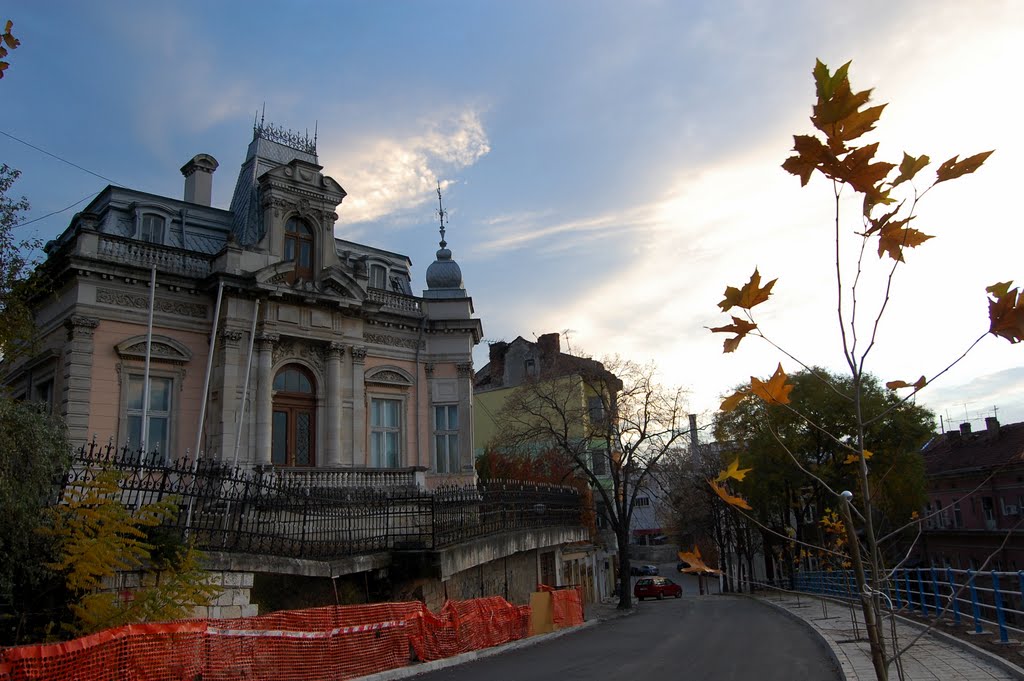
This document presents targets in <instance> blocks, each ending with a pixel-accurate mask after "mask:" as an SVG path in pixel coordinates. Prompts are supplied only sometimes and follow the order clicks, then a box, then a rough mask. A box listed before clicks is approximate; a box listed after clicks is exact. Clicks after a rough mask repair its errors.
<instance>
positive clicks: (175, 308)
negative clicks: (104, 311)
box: [96, 288, 207, 319]
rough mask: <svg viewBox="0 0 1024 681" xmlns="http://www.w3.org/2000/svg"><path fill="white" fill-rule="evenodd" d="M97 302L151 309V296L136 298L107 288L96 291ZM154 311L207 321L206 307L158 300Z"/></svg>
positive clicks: (154, 304)
mask: <svg viewBox="0 0 1024 681" xmlns="http://www.w3.org/2000/svg"><path fill="white" fill-rule="evenodd" d="M96 302H97V303H103V304H104V305H114V306H117V307H128V308H134V309H136V310H148V309H149V296H135V295H132V294H130V293H124V292H122V291H114V290H112V289H106V288H99V289H96ZM153 309H154V310H156V311H157V312H163V313H166V314H173V315H177V316H179V317H196V318H198V319H206V312H207V308H206V306H205V305H200V304H199V303H186V302H183V301H177V300H167V299H166V298H157V299H156V300H155V301H153Z"/></svg>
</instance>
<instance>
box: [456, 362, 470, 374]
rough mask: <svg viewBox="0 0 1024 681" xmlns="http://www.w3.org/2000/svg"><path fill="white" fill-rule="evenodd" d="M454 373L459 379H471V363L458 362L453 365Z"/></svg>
mask: <svg viewBox="0 0 1024 681" xmlns="http://www.w3.org/2000/svg"><path fill="white" fill-rule="evenodd" d="M455 371H456V373H458V375H459V378H467V377H469V378H472V376H473V363H472V362H459V363H458V364H456V365H455Z"/></svg>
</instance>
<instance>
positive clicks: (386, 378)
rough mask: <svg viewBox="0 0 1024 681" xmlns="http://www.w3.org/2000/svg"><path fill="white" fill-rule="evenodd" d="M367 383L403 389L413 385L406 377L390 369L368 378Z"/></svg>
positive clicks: (382, 370)
mask: <svg viewBox="0 0 1024 681" xmlns="http://www.w3.org/2000/svg"><path fill="white" fill-rule="evenodd" d="M365 382H366V383H380V384H383V385H396V386H401V387H403V388H407V387H409V386H411V385H412V381H410V380H409V379H408V378H407V377H406V376H403V375H402V374H400V373H398V372H397V371H392V370H390V369H381V370H380V371H377V372H375V373H373V374H371V375H370V376H367V377H366V379H365Z"/></svg>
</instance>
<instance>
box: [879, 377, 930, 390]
mask: <svg viewBox="0 0 1024 681" xmlns="http://www.w3.org/2000/svg"><path fill="white" fill-rule="evenodd" d="M927 384H928V381H927V379H925V377H924V376H922V377H921V378H919V379H917V380H916V381H914V382H913V383H907V382H906V381H889V382H888V383H886V384H885V387H886V388H888V389H889V390H899V389H900V388H913V389H914V390H920V389H921V388H923V387H925V386H926V385H927Z"/></svg>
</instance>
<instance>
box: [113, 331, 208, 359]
mask: <svg viewBox="0 0 1024 681" xmlns="http://www.w3.org/2000/svg"><path fill="white" fill-rule="evenodd" d="M114 351H115V352H117V356H118V357H120V358H121V359H125V360H136V361H145V359H146V337H145V336H132V337H131V338H127V339H125V340H123V341H121V342H120V343H118V344H117V345H116V346H114ZM149 356H150V359H151V360H152V361H154V362H169V363H171V364H186V363H188V362H189V361H191V360H192V351H191V350H189V349H188V347H187V346H186V345H185V344H184V343H182V342H180V341H178V340H175V339H174V338H170V337H169V336H161V335H154V336H153V339H152V342H151V343H150V353H149Z"/></svg>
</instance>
